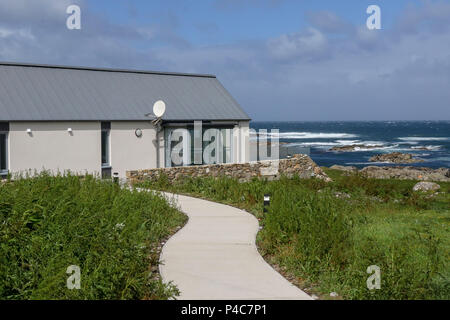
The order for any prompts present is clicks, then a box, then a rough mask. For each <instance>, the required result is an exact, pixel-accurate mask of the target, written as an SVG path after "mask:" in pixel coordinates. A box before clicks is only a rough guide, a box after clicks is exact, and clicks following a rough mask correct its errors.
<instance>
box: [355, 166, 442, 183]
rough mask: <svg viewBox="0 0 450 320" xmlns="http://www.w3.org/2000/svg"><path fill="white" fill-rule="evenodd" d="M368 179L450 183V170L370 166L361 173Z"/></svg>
mask: <svg viewBox="0 0 450 320" xmlns="http://www.w3.org/2000/svg"><path fill="white" fill-rule="evenodd" d="M359 172H360V173H361V174H363V175H364V176H366V177H368V178H374V179H400V180H423V181H450V169H448V168H440V169H431V168H420V167H410V166H408V167H399V166H396V167H377V166H368V167H365V168H363V169H361V170H360V171H359Z"/></svg>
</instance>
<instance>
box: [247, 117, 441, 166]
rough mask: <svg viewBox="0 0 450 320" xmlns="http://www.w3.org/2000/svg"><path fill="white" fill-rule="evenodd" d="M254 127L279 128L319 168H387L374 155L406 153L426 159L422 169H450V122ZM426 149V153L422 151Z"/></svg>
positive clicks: (282, 138) (284, 139)
mask: <svg viewBox="0 0 450 320" xmlns="http://www.w3.org/2000/svg"><path fill="white" fill-rule="evenodd" d="M250 126H251V128H253V129H256V130H259V129H268V130H269V132H270V129H279V130H280V134H279V139H280V142H284V143H287V144H286V146H292V147H295V146H298V147H308V148H310V149H309V150H310V156H311V158H312V159H313V160H314V161H315V162H316V163H317V164H318V165H320V166H331V165H334V164H339V165H353V166H356V167H364V166H368V165H374V164H376V165H388V164H383V163H373V162H369V158H370V157H371V156H373V155H375V154H382V153H390V152H404V153H412V154H414V155H415V156H417V157H419V158H421V159H423V160H425V162H422V163H417V164H409V165H414V166H421V167H430V168H440V167H447V168H449V167H450V121H384V122H381V121H376V122H375V121H374V122H350V121H349V122H251V124H250ZM351 144H358V145H359V144H361V145H365V146H374V145H377V146H378V145H379V146H380V147H377V148H376V149H366V148H364V147H362V148H360V150H357V151H351V152H335V151H330V148H332V147H333V146H340V145H351ZM422 149H425V150H422Z"/></svg>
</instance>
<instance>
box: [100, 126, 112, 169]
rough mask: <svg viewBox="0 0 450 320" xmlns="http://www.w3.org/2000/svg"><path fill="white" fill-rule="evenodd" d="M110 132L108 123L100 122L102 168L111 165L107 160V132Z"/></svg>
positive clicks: (108, 145) (108, 147)
mask: <svg viewBox="0 0 450 320" xmlns="http://www.w3.org/2000/svg"><path fill="white" fill-rule="evenodd" d="M110 130H111V123H110V122H102V167H109V166H110V165H111V163H110V159H109V149H110V143H109V140H110V139H109V132H110Z"/></svg>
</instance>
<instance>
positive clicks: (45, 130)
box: [8, 122, 101, 174]
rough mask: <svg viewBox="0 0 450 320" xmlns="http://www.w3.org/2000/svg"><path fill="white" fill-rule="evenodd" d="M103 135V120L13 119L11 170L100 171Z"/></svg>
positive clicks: (97, 172)
mask: <svg viewBox="0 0 450 320" xmlns="http://www.w3.org/2000/svg"><path fill="white" fill-rule="evenodd" d="M68 128H72V130H73V131H72V134H70V133H69V132H68V131H67V129H68ZM27 129H31V134H28V133H27ZM100 138H101V137H100V122H11V123H10V132H9V139H8V140H9V141H8V144H9V170H10V172H12V173H16V172H21V171H27V170H30V169H31V170H33V171H34V170H35V169H36V170H37V171H41V170H42V169H46V170H51V171H52V172H54V173H56V172H57V171H61V172H64V171H65V170H70V171H72V172H76V173H80V174H83V173H86V172H88V173H92V174H100V172H101V171H100V170H101V142H100Z"/></svg>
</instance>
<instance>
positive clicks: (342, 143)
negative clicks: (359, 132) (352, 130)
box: [336, 140, 361, 146]
mask: <svg viewBox="0 0 450 320" xmlns="http://www.w3.org/2000/svg"><path fill="white" fill-rule="evenodd" d="M336 143H337V144H338V145H340V146H351V145H352V144H359V143H361V141H360V140H336Z"/></svg>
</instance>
